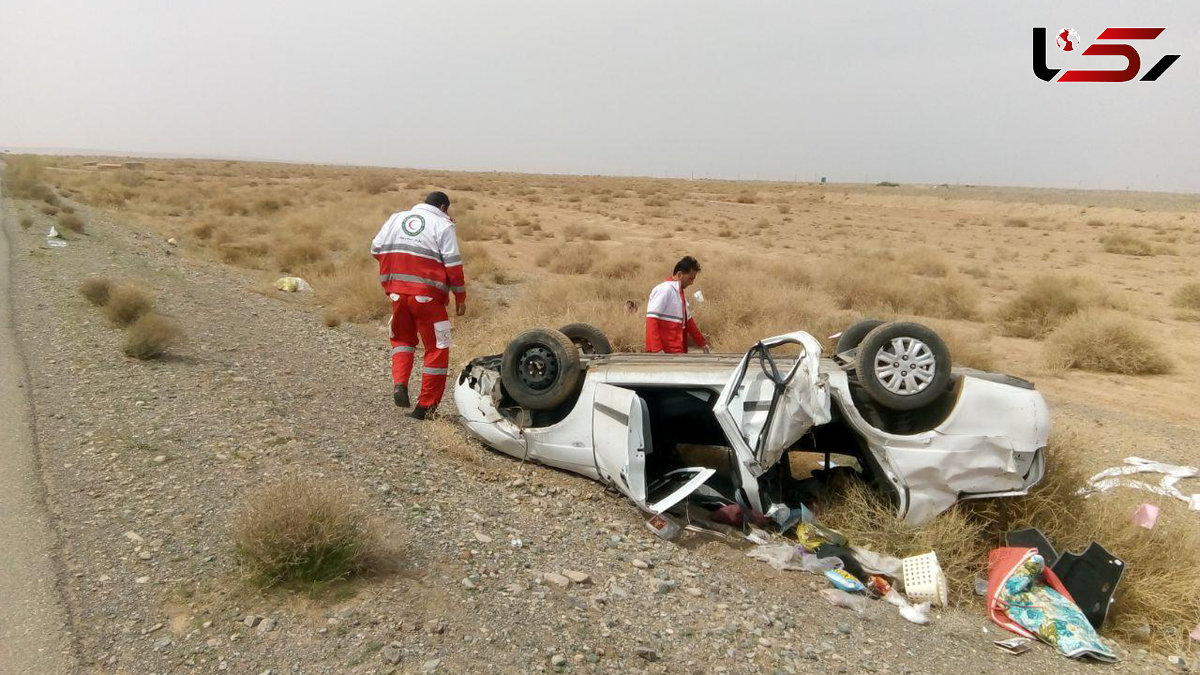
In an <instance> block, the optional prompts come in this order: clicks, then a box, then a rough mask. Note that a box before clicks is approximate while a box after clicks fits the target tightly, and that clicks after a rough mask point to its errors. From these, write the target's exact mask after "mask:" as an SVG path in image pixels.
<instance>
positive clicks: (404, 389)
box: [392, 384, 409, 408]
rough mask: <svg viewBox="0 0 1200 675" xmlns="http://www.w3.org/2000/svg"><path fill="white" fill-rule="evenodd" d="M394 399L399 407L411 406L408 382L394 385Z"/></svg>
mask: <svg viewBox="0 0 1200 675" xmlns="http://www.w3.org/2000/svg"><path fill="white" fill-rule="evenodd" d="M392 400H393V401H395V402H396V405H397V406H398V407H401V408H407V407H408V406H409V402H408V385H407V384H398V385H396V386H395V387H393V388H392Z"/></svg>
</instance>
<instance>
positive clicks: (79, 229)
mask: <svg viewBox="0 0 1200 675" xmlns="http://www.w3.org/2000/svg"><path fill="white" fill-rule="evenodd" d="M58 226H59V227H60V228H62V229H63V230H67V231H68V232H74V233H76V234H83V232H84V224H83V218H80V217H79V216H77V215H75V214H74V213H61V214H59V216H58Z"/></svg>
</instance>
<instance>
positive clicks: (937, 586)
mask: <svg viewBox="0 0 1200 675" xmlns="http://www.w3.org/2000/svg"><path fill="white" fill-rule="evenodd" d="M902 563H903V566H904V594H905V595H907V596H908V597H909V598H911V599H913V600H917V601H927V602H930V603H936V604H938V605H940V606H942V607H945V606H946V605H948V604H950V597H949V595H950V594H949V587H948V586H947V585H946V575H945V574H944V573H943V572H942V566H941V565H940V564H939V563H938V559H937V553H936V552H934V551H930V552H929V553H923V554H921V555H914V556H910V557H908V558H905V559H904V560H903V561H902Z"/></svg>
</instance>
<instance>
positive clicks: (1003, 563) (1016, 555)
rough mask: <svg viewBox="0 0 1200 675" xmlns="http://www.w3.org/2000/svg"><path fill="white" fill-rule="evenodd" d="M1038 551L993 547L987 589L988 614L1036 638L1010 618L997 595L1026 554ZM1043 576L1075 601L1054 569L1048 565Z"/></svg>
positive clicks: (1001, 625)
mask: <svg viewBox="0 0 1200 675" xmlns="http://www.w3.org/2000/svg"><path fill="white" fill-rule="evenodd" d="M1034 553H1037V549H1036V548H1018V547H1015V546H1007V547H1003V548H997V549H992V551H991V552H990V553H988V590H987V609H988V616H989V617H991V619H992V621H994V622H995V623H996V625H998V626H1000V627H1002V628H1007V629H1008V630H1010V631H1012V632H1014V633H1016V634H1017V635H1021V636H1024V637H1027V638H1034V639H1036V638H1037V636H1036V635H1034V634H1033V633H1030V632H1029V631H1027V630H1025V627H1024V626H1022V625H1020V624H1018V623H1016V622H1015V621H1013V620H1011V619H1009V618H1008V613H1007V612H1005V611H1004V610H1005V608H1004V607H1003V603H1001V602H1000V600H999V599H998V598H997V597H996V595H997V593H998V592H999V591H1000V586H1001V585H1002V584H1003V583H1004V582H1005V580H1006V579H1008V577H1009V575H1011V574H1012V572H1013V570H1014V569H1016V567H1017V566H1018V565H1020V564H1021V563H1022V562H1024V561H1025V556H1027V555H1031V554H1034ZM1042 576H1043V577H1044V578H1045V581H1046V585H1047V586H1049V587H1050V588H1053V589H1054V590H1056V591H1058V592H1059V593H1061V594H1062V595H1063V597H1065V598H1067V599H1068V600H1070V601H1071V602H1075V598H1072V597H1071V594H1070V593H1068V592H1067V589H1066V588H1064V587H1063V585H1062V582H1061V581H1059V579H1058V576H1057V575H1056V574H1054V571H1053V570H1051V569H1050V567H1049V566H1047V567H1046V568H1045V569H1044V570H1043V571H1042Z"/></svg>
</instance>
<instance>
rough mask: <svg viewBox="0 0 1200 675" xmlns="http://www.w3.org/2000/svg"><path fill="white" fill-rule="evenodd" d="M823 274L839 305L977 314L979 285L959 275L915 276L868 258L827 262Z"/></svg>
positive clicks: (946, 316)
mask: <svg viewBox="0 0 1200 675" xmlns="http://www.w3.org/2000/svg"><path fill="white" fill-rule="evenodd" d="M824 277H825V282H826V286H827V288H828V289H829V293H830V294H831V295H832V296H833V297H834V300H835V301H836V302H837V304H838V307H839V308H841V309H846V310H854V311H856V312H859V313H862V314H916V315H919V316H929V317H937V318H944V319H975V318H977V317H978V316H979V289H978V288H977V287H976V286H975V285H974V284H973V283H972V282H970V281H968V280H966V279H963V278H961V277H946V278H941V279H914V278H912V277H911V276H909V275H907V274H905V273H904V272H902V271H900V270H898V269H897V267H896V265H894V264H892V263H891V262H890V261H886V260H878V259H870V258H864V259H862V260H859V261H843V262H840V263H837V264H831V265H828V266H827V267H826V268H825V270H824Z"/></svg>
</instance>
